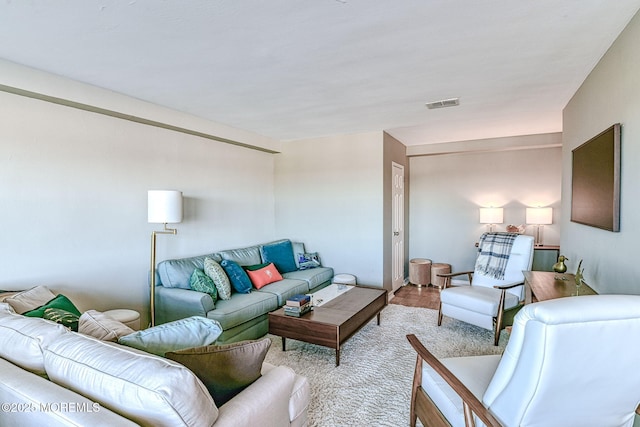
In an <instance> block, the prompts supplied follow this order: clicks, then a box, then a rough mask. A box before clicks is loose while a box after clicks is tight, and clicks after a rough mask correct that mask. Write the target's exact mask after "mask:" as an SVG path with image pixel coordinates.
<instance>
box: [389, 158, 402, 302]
mask: <svg viewBox="0 0 640 427" xmlns="http://www.w3.org/2000/svg"><path fill="white" fill-rule="evenodd" d="M392 185H393V189H392V190H391V197H392V200H393V206H392V213H391V223H392V228H393V237H392V238H391V242H392V243H391V244H392V245H393V247H392V249H391V260H392V261H391V262H392V263H393V265H392V267H391V274H392V282H391V288H392V291H393V292H395V291H396V290H398V289H399V288H400V287H401V286H402V285H403V284H404V166H402V165H399V164H397V163H393V179H392Z"/></svg>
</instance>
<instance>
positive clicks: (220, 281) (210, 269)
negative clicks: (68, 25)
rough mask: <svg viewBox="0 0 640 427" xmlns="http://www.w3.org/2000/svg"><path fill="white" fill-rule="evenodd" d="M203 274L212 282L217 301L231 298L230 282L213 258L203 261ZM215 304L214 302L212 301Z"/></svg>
mask: <svg viewBox="0 0 640 427" xmlns="http://www.w3.org/2000/svg"><path fill="white" fill-rule="evenodd" d="M204 272H205V274H206V275H207V276H209V277H210V278H211V280H213V283H214V284H215V286H216V291H217V293H218V298H219V299H229V298H231V282H230V281H229V276H227V273H226V272H225V271H224V268H222V266H221V265H220V264H218V262H217V261H216V260H214V259H213V258H209V257H207V258H205V259H204ZM213 302H214V303H215V300H214V301H213Z"/></svg>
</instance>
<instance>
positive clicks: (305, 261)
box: [298, 252, 320, 270]
mask: <svg viewBox="0 0 640 427" xmlns="http://www.w3.org/2000/svg"><path fill="white" fill-rule="evenodd" d="M298 265H299V266H300V270H308V269H310V268H316V267H320V257H319V256H318V253H317V252H312V253H307V254H298Z"/></svg>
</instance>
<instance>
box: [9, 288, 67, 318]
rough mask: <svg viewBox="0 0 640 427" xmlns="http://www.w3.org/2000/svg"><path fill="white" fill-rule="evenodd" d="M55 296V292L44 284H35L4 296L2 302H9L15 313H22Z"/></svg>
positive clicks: (43, 303) (39, 305) (41, 304)
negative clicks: (9, 295) (7, 296)
mask: <svg viewBox="0 0 640 427" xmlns="http://www.w3.org/2000/svg"><path fill="white" fill-rule="evenodd" d="M55 297H56V294H54V293H53V292H51V291H50V290H49V288H47V287H46V286H36V287H34V288H31V289H27V290H26V291H22V292H19V293H17V294H15V295H13V296H11V297H9V298H6V299H5V300H4V302H6V303H9V305H11V307H13V309H14V310H15V312H16V313H18V314H22V313H24V312H26V311H29V310H33V309H34V308H38V307H41V306H43V305H45V304H46V303H47V302H49V301H51V300H52V299H54V298H55ZM37 317H42V316H37Z"/></svg>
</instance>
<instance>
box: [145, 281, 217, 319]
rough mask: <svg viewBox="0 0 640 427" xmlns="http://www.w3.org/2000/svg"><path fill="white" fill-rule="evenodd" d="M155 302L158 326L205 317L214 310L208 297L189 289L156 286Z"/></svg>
mask: <svg viewBox="0 0 640 427" xmlns="http://www.w3.org/2000/svg"><path fill="white" fill-rule="evenodd" d="M155 302H156V324H158V325H159V324H162V323H167V322H172V321H174V320H179V319H184V318H187V317H191V316H202V317H207V313H208V312H210V311H211V310H213V309H215V304H214V303H213V300H212V299H211V296H210V295H208V294H205V293H203V292H198V291H193V290H191V289H182V288H165V287H164V286H156V301H155Z"/></svg>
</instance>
